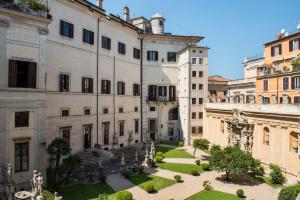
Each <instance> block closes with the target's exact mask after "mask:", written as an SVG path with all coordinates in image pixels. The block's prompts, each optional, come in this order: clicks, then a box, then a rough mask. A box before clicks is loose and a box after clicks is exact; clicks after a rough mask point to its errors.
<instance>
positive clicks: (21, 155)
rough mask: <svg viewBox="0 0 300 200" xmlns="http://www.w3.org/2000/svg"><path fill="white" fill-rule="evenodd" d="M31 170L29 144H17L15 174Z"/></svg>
mask: <svg viewBox="0 0 300 200" xmlns="http://www.w3.org/2000/svg"><path fill="white" fill-rule="evenodd" d="M28 170H29V142H24V143H15V172H24V171H28Z"/></svg>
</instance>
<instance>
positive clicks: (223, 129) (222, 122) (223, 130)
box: [220, 120, 225, 133]
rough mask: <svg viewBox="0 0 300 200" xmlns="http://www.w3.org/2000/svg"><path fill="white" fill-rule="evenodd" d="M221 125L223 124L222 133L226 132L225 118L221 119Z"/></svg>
mask: <svg viewBox="0 0 300 200" xmlns="http://www.w3.org/2000/svg"><path fill="white" fill-rule="evenodd" d="M220 126H221V133H224V132H225V124H224V121H223V120H221V124H220Z"/></svg>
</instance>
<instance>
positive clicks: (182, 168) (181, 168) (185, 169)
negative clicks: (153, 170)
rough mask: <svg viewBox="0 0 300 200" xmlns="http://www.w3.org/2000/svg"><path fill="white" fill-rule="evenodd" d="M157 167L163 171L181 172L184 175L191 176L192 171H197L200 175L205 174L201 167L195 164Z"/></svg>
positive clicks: (165, 164)
mask: <svg viewBox="0 0 300 200" xmlns="http://www.w3.org/2000/svg"><path fill="white" fill-rule="evenodd" d="M157 166H158V167H160V168H162V169H166V170H170V171H173V172H180V173H184V174H191V171H192V170H197V171H198V172H199V173H202V172H203V169H202V167H201V166H198V165H194V164H179V163H158V164H157Z"/></svg>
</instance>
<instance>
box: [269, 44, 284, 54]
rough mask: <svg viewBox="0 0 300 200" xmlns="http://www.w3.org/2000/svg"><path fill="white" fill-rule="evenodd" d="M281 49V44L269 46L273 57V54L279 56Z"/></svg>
mask: <svg viewBox="0 0 300 200" xmlns="http://www.w3.org/2000/svg"><path fill="white" fill-rule="evenodd" d="M281 51H282V47H281V44H279V45H276V46H272V47H271V56H272V57H274V56H279V55H281V53H282V52H281Z"/></svg>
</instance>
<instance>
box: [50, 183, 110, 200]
mask: <svg viewBox="0 0 300 200" xmlns="http://www.w3.org/2000/svg"><path fill="white" fill-rule="evenodd" d="M103 193H106V194H107V195H108V197H109V198H108V199H109V200H115V191H114V190H113V189H112V188H111V187H110V186H109V185H107V184H106V183H97V184H87V185H73V186H68V187H65V188H63V189H62V193H61V194H60V195H62V196H63V200H97V198H98V196H99V194H103ZM47 196H48V197H50V198H49V199H48V198H47V200H53V198H51V197H53V195H50V194H49V193H47Z"/></svg>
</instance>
